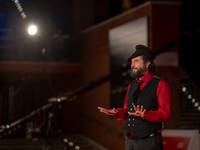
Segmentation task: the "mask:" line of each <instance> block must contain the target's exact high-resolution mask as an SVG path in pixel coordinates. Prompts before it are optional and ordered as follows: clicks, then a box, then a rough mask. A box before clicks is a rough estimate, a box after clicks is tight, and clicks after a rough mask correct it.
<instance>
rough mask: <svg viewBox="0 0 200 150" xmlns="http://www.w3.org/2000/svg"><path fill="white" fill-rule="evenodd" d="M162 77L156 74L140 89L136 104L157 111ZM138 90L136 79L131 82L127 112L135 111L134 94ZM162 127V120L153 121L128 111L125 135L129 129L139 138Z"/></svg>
mask: <svg viewBox="0 0 200 150" xmlns="http://www.w3.org/2000/svg"><path fill="white" fill-rule="evenodd" d="M160 80H161V79H160V78H158V77H156V76H154V77H153V78H152V79H151V80H150V81H149V82H148V83H147V84H146V85H145V86H144V87H143V89H142V90H141V91H140V95H139V97H138V100H137V101H136V102H135V105H136V106H137V105H139V106H140V107H141V106H143V107H144V109H146V111H150V110H152V111H156V110H158V106H159V104H158V101H157V87H158V83H159V82H160ZM135 90H136V84H135V80H134V81H133V82H132V83H131V85H130V88H129V92H128V100H127V112H128V111H129V112H135V110H134V108H133V94H134V92H135ZM160 129H162V123H161V122H151V121H148V120H143V119H142V118H141V117H137V116H133V115H129V114H128V113H126V119H125V129H124V135H125V136H126V135H127V133H128V132H129V131H131V132H132V133H134V135H136V136H137V137H138V138H140V139H141V138H144V137H146V136H148V135H150V134H151V133H154V132H156V131H158V130H160Z"/></svg>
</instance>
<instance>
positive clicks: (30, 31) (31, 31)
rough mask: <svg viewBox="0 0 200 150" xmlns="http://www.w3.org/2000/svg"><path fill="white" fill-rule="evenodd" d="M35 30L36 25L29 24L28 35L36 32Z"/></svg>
mask: <svg viewBox="0 0 200 150" xmlns="http://www.w3.org/2000/svg"><path fill="white" fill-rule="evenodd" d="M36 32H37V27H36V26H34V25H32V26H30V27H29V28H28V33H29V34H30V35H34V34H36Z"/></svg>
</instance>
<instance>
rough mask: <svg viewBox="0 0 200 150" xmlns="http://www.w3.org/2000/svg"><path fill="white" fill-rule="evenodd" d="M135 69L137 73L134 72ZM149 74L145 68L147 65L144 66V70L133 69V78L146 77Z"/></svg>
mask: <svg viewBox="0 0 200 150" xmlns="http://www.w3.org/2000/svg"><path fill="white" fill-rule="evenodd" d="M133 69H136V71H133ZM146 72H147V69H146V68H145V65H143V66H142V68H134V67H132V68H131V77H132V78H141V77H144V76H145V74H146Z"/></svg>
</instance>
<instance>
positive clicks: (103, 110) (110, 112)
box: [98, 107, 118, 116]
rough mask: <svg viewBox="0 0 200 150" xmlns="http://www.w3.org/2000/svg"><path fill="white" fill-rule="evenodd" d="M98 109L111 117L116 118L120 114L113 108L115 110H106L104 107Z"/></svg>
mask: <svg viewBox="0 0 200 150" xmlns="http://www.w3.org/2000/svg"><path fill="white" fill-rule="evenodd" d="M98 109H99V110H100V112H102V113H105V114H107V115H110V116H115V115H117V114H118V110H117V109H115V108H113V109H105V108H102V107H98Z"/></svg>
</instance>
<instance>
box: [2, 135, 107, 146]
mask: <svg viewBox="0 0 200 150" xmlns="http://www.w3.org/2000/svg"><path fill="white" fill-rule="evenodd" d="M45 143H47V144H46V148H44V147H45V146H44V145H45ZM62 149H65V150H108V149H107V148H105V147H103V146H101V145H100V144H98V143H96V142H94V141H93V140H91V139H89V138H87V137H86V136H84V135H81V134H74V135H66V136H64V138H63V139H62V140H61V139H58V138H54V139H48V140H45V139H42V138H41V139H32V140H27V139H25V138H12V139H0V150H62Z"/></svg>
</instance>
